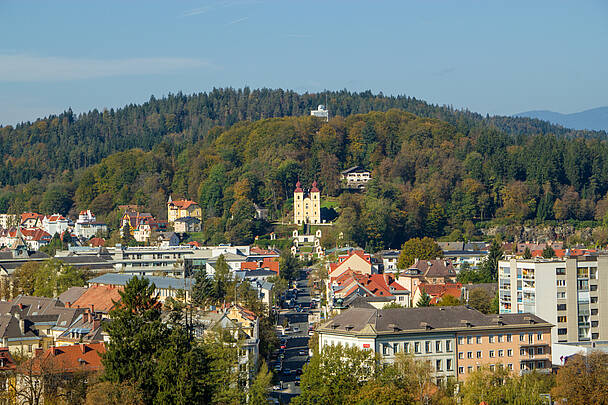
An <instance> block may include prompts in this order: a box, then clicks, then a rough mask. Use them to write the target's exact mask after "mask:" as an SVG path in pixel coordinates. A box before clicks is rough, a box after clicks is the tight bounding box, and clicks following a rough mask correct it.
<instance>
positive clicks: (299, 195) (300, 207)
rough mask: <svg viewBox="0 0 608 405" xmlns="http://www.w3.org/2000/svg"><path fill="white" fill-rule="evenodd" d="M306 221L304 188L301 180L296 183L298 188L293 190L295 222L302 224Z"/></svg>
mask: <svg viewBox="0 0 608 405" xmlns="http://www.w3.org/2000/svg"><path fill="white" fill-rule="evenodd" d="M303 222H304V190H302V185H301V184H300V180H298V182H297V183H296V189H295V190H294V191H293V223H294V224H296V225H302V223H303Z"/></svg>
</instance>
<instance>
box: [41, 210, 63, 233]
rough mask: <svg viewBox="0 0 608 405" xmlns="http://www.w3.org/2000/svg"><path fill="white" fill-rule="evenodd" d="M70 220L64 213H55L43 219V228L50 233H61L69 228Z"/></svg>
mask: <svg viewBox="0 0 608 405" xmlns="http://www.w3.org/2000/svg"><path fill="white" fill-rule="evenodd" d="M68 227H69V221H68V220H67V218H65V217H64V216H63V215H60V214H53V215H49V216H45V217H44V218H43V219H42V229H44V230H45V231H46V232H47V233H48V234H49V235H51V236H53V235H55V234H57V235H61V234H62V233H64V232H65V231H67V230H68Z"/></svg>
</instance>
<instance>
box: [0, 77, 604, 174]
mask: <svg viewBox="0 0 608 405" xmlns="http://www.w3.org/2000/svg"><path fill="white" fill-rule="evenodd" d="M326 100H327V104H328V105H329V108H330V113H331V115H332V116H336V115H339V116H343V117H347V116H349V115H352V114H359V113H367V112H370V111H387V110H389V109H390V108H400V109H403V110H405V111H408V112H411V113H414V114H416V115H418V116H421V117H429V118H437V119H441V120H443V121H446V122H448V123H450V124H452V125H454V126H455V127H456V129H457V130H458V132H460V133H462V134H464V135H468V134H469V132H470V131H479V130H484V131H485V130H489V129H490V128H497V129H499V130H501V131H504V132H506V133H507V134H511V135H523V134H548V133H552V134H556V135H563V136H572V137H578V136H584V137H597V138H605V137H606V133H605V132H594V131H573V130H568V129H565V128H562V127H559V126H554V125H551V124H549V123H547V122H543V121H539V120H534V119H529V118H513V117H483V116H482V115H480V114H477V113H472V112H469V111H460V110H454V109H452V108H450V107H445V106H443V107H442V106H436V105H431V104H428V103H426V102H424V101H421V100H417V99H415V98H411V97H406V96H398V97H387V96H383V95H382V94H379V95H374V94H372V93H371V92H369V91H368V92H363V93H351V92H347V91H340V92H327V93H319V94H298V93H295V92H293V91H284V90H270V89H261V90H250V89H247V88H245V89H241V90H234V89H216V90H213V91H211V92H210V93H199V94H194V95H189V96H186V95H183V94H181V93H178V94H175V95H170V96H168V97H165V98H162V99H155V98H151V99H150V101H148V102H147V103H144V104H142V105H129V106H126V107H124V108H121V109H117V110H113V109H111V110H104V111H97V110H93V111H91V112H89V113H86V114H80V115H78V116H76V115H75V114H73V113H72V112H71V111H67V112H65V113H63V114H60V115H58V116H50V117H47V118H45V119H40V120H37V121H35V122H33V123H29V122H28V123H23V124H19V125H17V126H16V127H15V128H13V127H12V126H6V127H0V157H1V160H0V162H1V163H0V183H1V184H2V185H3V186H4V185H18V184H25V183H28V182H29V181H31V180H33V179H42V180H44V182H48V181H50V180H55V179H56V176H58V175H62V174H63V175H66V174H68V175H69V174H70V173H71V172H72V171H74V170H77V169H79V168H83V167H87V166H90V165H92V164H95V163H98V162H100V161H101V159H103V158H104V157H107V156H109V155H110V154H112V153H115V152H119V151H125V150H128V149H132V148H140V149H143V150H151V148H152V147H153V146H154V145H158V144H159V143H161V142H163V141H166V142H168V143H171V144H172V145H178V146H179V145H186V144H191V143H192V142H197V141H198V140H201V139H206V136H207V134H208V132H209V130H210V129H211V128H213V127H216V126H221V127H229V126H230V125H232V124H234V123H236V122H239V121H244V120H246V121H256V120H259V119H264V118H270V117H283V116H301V115H308V114H309V111H310V110H311V109H314V108H316V106H317V105H318V104H325V102H326ZM214 133H215V132H214Z"/></svg>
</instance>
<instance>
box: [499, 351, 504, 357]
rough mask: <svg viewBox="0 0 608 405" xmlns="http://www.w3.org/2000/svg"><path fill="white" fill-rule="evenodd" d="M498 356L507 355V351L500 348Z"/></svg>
mask: <svg viewBox="0 0 608 405" xmlns="http://www.w3.org/2000/svg"><path fill="white" fill-rule="evenodd" d="M498 357H505V351H504V350H502V349H500V350H499V351H498Z"/></svg>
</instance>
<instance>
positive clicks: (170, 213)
mask: <svg viewBox="0 0 608 405" xmlns="http://www.w3.org/2000/svg"><path fill="white" fill-rule="evenodd" d="M185 217H193V218H198V219H199V220H202V218H203V215H202V210H201V206H200V205H198V203H196V202H194V201H190V200H175V201H173V200H172V199H171V197H169V201H167V220H168V221H169V223H173V222H175V220H176V219H178V218H185Z"/></svg>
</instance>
